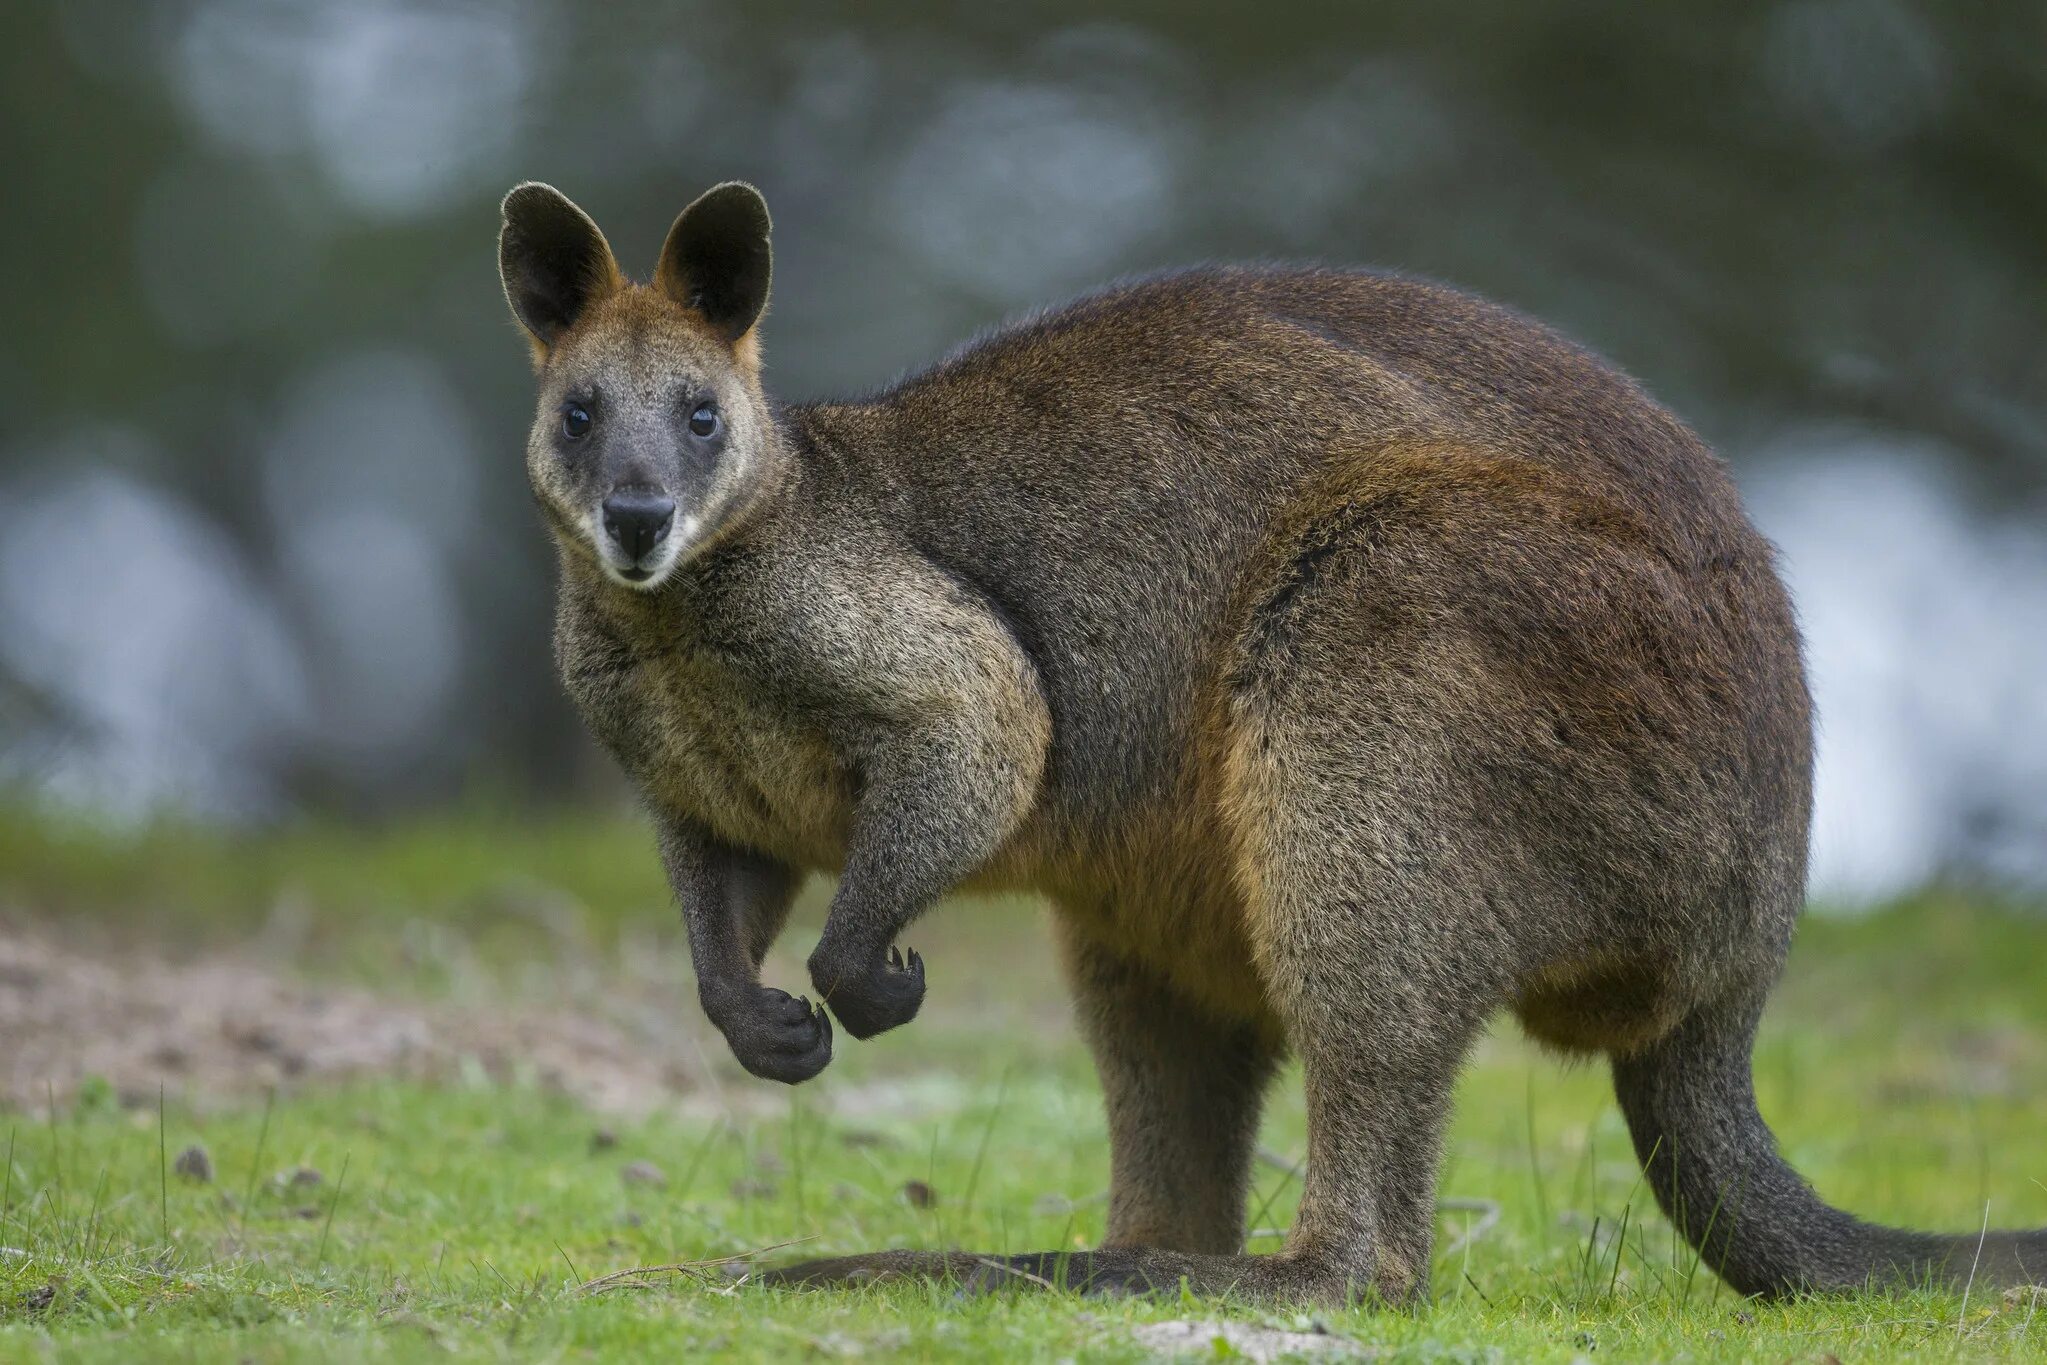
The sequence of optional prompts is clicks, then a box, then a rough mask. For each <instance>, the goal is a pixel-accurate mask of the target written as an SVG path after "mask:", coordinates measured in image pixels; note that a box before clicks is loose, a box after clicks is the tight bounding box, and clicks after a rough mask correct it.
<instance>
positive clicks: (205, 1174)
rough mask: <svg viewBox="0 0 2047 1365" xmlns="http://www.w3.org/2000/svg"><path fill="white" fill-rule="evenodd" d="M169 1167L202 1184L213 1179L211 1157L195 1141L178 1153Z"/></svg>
mask: <svg viewBox="0 0 2047 1365" xmlns="http://www.w3.org/2000/svg"><path fill="white" fill-rule="evenodd" d="M171 1169H172V1170H174V1171H176V1172H177V1173H178V1174H179V1175H181V1176H183V1177H185V1179H187V1180H196V1181H198V1182H199V1183H200V1184H202V1185H204V1184H208V1183H210V1182H211V1181H212V1180H213V1158H212V1157H210V1156H208V1155H207V1154H206V1149H205V1148H204V1147H201V1146H200V1145H199V1144H198V1143H196V1142H195V1143H193V1144H192V1145H191V1146H190V1147H187V1148H186V1149H185V1150H184V1151H182V1152H179V1153H178V1159H177V1160H176V1161H174V1162H172V1163H171Z"/></svg>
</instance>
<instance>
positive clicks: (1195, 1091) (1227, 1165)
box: [1061, 925, 1279, 1253]
mask: <svg viewBox="0 0 2047 1365" xmlns="http://www.w3.org/2000/svg"><path fill="white" fill-rule="evenodd" d="M1061 949H1062V956H1063V958H1064V960H1065V964H1066V971H1067V977H1068V979H1069V981H1070V982H1071V984H1072V987H1073V993H1074V1000H1075V1006H1076V1011H1077V1014H1078V1017H1079V1021H1080V1028H1081V1032H1082V1033H1083V1034H1084V1035H1085V1036H1086V1038H1087V1041H1088V1046H1089V1047H1090V1049H1092V1051H1093V1053H1094V1058H1095V1068H1096V1070H1097V1071H1098V1072H1099V1073H1100V1075H1101V1079H1102V1093H1103V1098H1104V1100H1105V1102H1106V1106H1107V1109H1108V1117H1109V1144H1110V1151H1111V1172H1110V1181H1109V1229H1108V1238H1107V1241H1106V1242H1105V1245H1106V1246H1109V1247H1136V1246H1149V1247H1159V1248H1163V1249H1168V1250H1173V1251H1196V1252H1212V1253H1230V1252H1235V1251H1238V1250H1240V1249H1241V1248H1242V1246H1243V1242H1244V1202H1245V1195H1246V1191H1247V1188H1248V1185H1249V1178H1250V1167H1251V1157H1252V1153H1253V1151H1254V1150H1255V1148H1256V1144H1257V1140H1258V1115H1259V1110H1260V1107H1261V1105H1262V1103H1263V1100H1264V1096H1265V1090H1266V1087H1267V1085H1268V1084H1269V1083H1270V1082H1271V1079H1272V1073H1273V1069H1274V1066H1275V1064H1276V1063H1277V1061H1278V1058H1279V1046H1278V1040H1277V1039H1276V1038H1273V1037H1271V1036H1270V1035H1269V1034H1267V1033H1265V1032H1262V1031H1261V1030H1259V1029H1258V1028H1257V1027H1256V1026H1254V1025H1250V1024H1245V1023H1232V1022H1227V1021H1223V1020H1219V1019H1215V1018H1213V1017H1211V1016H1210V1015H1209V1014H1207V1013H1206V1012H1204V1011H1202V1010H1199V1009H1197V1008H1196V1007H1194V1006H1192V1005H1190V1004H1188V1003H1187V1002H1186V1001H1185V1000H1184V999H1183V998H1181V996H1180V995H1179V994H1177V993H1176V992H1175V991H1173V990H1172V989H1171V988H1170V987H1169V986H1167V985H1166V984H1165V982H1164V981H1162V980H1161V979H1160V978H1159V977H1158V976H1157V975H1156V974H1155V973H1153V972H1151V971H1149V970H1147V969H1146V968H1144V967H1142V966H1140V965H1138V964H1136V963H1133V962H1130V961H1128V960H1127V959H1125V958H1123V957H1121V956H1119V955H1117V954H1116V953H1114V952H1112V951H1110V950H1109V949H1106V948H1104V947H1102V946H1100V945H1098V944H1095V943H1092V942H1089V941H1088V940H1086V939H1085V938H1083V937H1081V936H1080V935H1079V934H1077V933H1076V932H1075V931H1073V930H1072V929H1071V928H1069V927H1067V926H1065V925H1062V931H1061ZM1246 970H1249V968H1248V967H1247V968H1246Z"/></svg>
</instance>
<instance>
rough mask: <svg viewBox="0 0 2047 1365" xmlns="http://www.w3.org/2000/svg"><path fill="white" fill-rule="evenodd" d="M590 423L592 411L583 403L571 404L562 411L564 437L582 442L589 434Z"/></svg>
mask: <svg viewBox="0 0 2047 1365" xmlns="http://www.w3.org/2000/svg"><path fill="white" fill-rule="evenodd" d="M590 421H591V418H590V409H588V408H586V407H584V406H583V405H582V404H581V403H570V404H569V405H568V406H567V407H564V408H563V409H562V435H564V436H566V437H568V438H569V439H570V440H571V441H580V440H582V439H583V437H584V436H585V435H587V434H588V433H589V431H590Z"/></svg>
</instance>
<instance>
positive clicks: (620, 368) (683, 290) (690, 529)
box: [498, 182, 781, 590]
mask: <svg viewBox="0 0 2047 1365" xmlns="http://www.w3.org/2000/svg"><path fill="white" fill-rule="evenodd" d="M769 266H770V253H769V248H768V206H767V204H766V203H765V202H764V201H763V200H762V199H761V196H760V192H759V191H758V190H756V189H754V188H753V186H751V185H744V184H739V183H737V182H733V183H730V184H724V185H719V186H717V187H716V188H715V189H712V190H710V191H708V192H706V193H705V194H704V195H703V196H702V197H701V198H699V199H698V200H697V201H696V202H695V203H693V204H691V205H690V206H689V207H688V208H686V209H684V210H683V211H682V213H681V215H680V216H679V217H677V218H676V220H675V225H674V226H673V227H671V228H670V229H669V231H668V240H667V241H666V242H665V243H664V244H663V246H662V248H661V258H660V262H659V264H658V265H657V266H656V267H655V271H654V281H653V283H652V284H651V285H643V284H635V283H633V282H632V281H629V280H627V279H626V278H625V277H624V276H623V275H622V274H621V273H620V271H619V268H618V262H617V261H616V260H615V259H614V258H613V256H612V254H611V247H610V246H609V244H607V243H606V242H605V240H604V234H603V233H602V232H599V231H598V229H597V224H596V223H594V222H592V221H591V219H590V216H589V215H588V214H586V213H584V212H583V211H582V210H581V209H579V208H577V207H576V206H575V205H574V204H573V203H571V202H570V201H569V200H568V198H567V197H566V196H564V195H563V194H562V193H561V192H560V191H558V190H556V189H554V188H552V187H550V186H547V185H541V184H533V183H529V184H524V185H521V186H519V187H518V188H517V189H514V190H513V191H512V192H511V193H510V194H508V195H506V196H505V202H504V227H503V230H502V232H501V233H500V234H499V237H498V272H499V274H500V276H501V277H502V279H503V281H504V286H505V298H506V300H507V301H508V302H510V304H511V306H512V316H513V317H515V318H516V319H518V321H519V325H520V326H522V327H523V328H525V329H526V333H527V336H528V338H529V339H530V341H531V343H532V347H533V360H534V368H535V370H536V371H537V373H538V376H539V380H540V403H539V409H538V413H537V415H536V416H535V418H534V422H533V431H532V434H531V436H530V437H529V439H528V441H527V445H526V465H527V472H528V474H529V476H530V478H531V480H532V483H533V493H534V496H535V498H536V499H538V501H539V503H540V507H541V510H542V512H543V513H544V514H545V515H546V517H547V519H548V522H549V523H550V525H551V526H552V527H553V530H554V533H555V535H556V537H557V538H558V539H559V540H560V541H561V543H562V545H563V546H564V548H565V549H566V550H567V551H568V552H569V554H570V556H571V557H572V558H574V559H577V560H580V561H582V562H584V563H587V564H591V565H594V566H595V568H597V569H598V570H599V571H601V572H602V573H603V574H604V575H605V576H606V577H608V578H610V579H611V580H612V581H613V582H616V583H619V584H623V585H625V586H627V587H631V588H638V589H642V590H648V589H652V588H655V587H658V586H659V585H660V584H661V582H662V581H663V580H664V579H666V578H667V577H668V575H669V574H670V573H672V572H673V571H674V569H675V566H676V565H678V564H680V563H682V562H683V561H684V560H685V559H687V558H688V557H689V556H690V555H691V554H693V553H695V552H696V551H698V550H700V549H702V548H703V547H704V546H706V545H708V544H710V543H711V542H712V541H714V540H715V539H717V538H718V536H719V535H720V533H721V532H723V531H724V530H726V529H729V527H730V526H731V525H732V524H733V522H734V520H735V518H736V517H738V516H739V515H741V514H742V513H743V512H744V511H745V509H746V507H747V506H748V505H749V504H750V503H751V502H752V501H753V499H754V497H755V496H757V495H758V494H759V493H760V492H761V491H762V490H763V489H764V488H766V487H768V486H770V485H771V484H772V483H773V481H774V479H775V476H776V474H777V473H778V471H779V468H780V461H781V450H780V447H779V445H778V443H777V441H776V437H775V428H774V423H773V421H772V419H771V418H770V416H769V413H768V408H767V403H766V400H765V398H764V397H763V396H762V393H761V387H760V349H759V344H758V341H757V339H756V336H755V330H754V329H755V324H756V323H757V322H758V321H759V319H760V315H761V312H762V310H763V309H764V308H765V307H766V306H767V301H768V275H769Z"/></svg>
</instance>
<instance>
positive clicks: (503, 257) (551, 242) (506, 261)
mask: <svg viewBox="0 0 2047 1365" xmlns="http://www.w3.org/2000/svg"><path fill="white" fill-rule="evenodd" d="M504 215H505V225H504V228H503V229H502V230H501V231H500V232H499V233H498V277H499V278H500V279H502V280H503V281H504V285H505V299H506V301H507V302H509V303H510V304H511V305H512V316H513V317H515V318H517V319H518V320H519V325H520V326H522V327H524V328H525V329H526V331H527V333H528V334H529V335H531V337H532V338H533V356H534V359H535V360H536V361H540V360H545V359H546V358H547V349H548V347H550V346H552V345H554V342H555V338H556V337H559V336H560V335H561V334H562V333H563V332H565V331H567V330H568V328H569V326H570V324H572V323H574V322H575V320H576V319H577V318H578V317H579V316H581V314H582V312H583V310H584V309H585V308H587V307H589V306H590V305H591V304H592V303H594V302H595V301H596V300H598V299H600V298H603V297H605V296H606V295H608V294H610V293H612V292H613V291H615V290H616V289H618V287H619V285H620V283H621V278H620V276H619V273H618V262H617V261H616V260H615V259H613V257H612V254H611V247H610V245H609V244H608V243H607V242H605V240H604V234H603V233H601V232H599V231H598V230H597V224H595V223H593V222H591V221H590V215H589V214H587V213H585V212H583V211H582V210H581V209H579V208H577V207H576V206H575V205H574V204H572V203H570V202H569V198H568V196H567V195H565V194H563V193H562V192H561V191H560V190H558V189H555V188H554V187H553V186H552V185H542V184H539V183H537V182H535V181H530V180H529V181H527V182H526V183H525V184H523V185H520V186H519V187H517V188H516V189H514V190H513V191H512V192H511V193H510V194H508V195H506V196H505V203H504Z"/></svg>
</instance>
